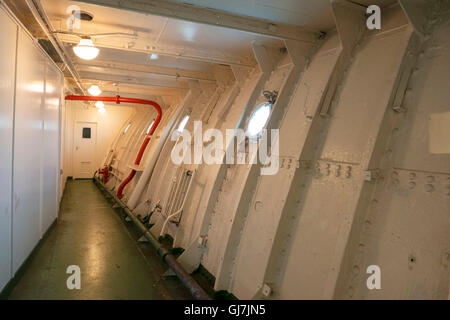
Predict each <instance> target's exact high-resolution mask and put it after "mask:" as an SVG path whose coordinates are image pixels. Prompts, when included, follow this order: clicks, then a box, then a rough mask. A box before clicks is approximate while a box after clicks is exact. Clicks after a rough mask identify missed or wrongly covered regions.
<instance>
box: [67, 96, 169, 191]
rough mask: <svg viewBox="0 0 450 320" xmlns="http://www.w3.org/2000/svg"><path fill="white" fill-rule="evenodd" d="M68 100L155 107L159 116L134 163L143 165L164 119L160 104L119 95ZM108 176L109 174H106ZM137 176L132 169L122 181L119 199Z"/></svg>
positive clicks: (75, 97)
mask: <svg viewBox="0 0 450 320" xmlns="http://www.w3.org/2000/svg"><path fill="white" fill-rule="evenodd" d="M66 100H82V101H109V102H115V103H117V104H119V103H121V102H124V103H137V104H149V105H151V106H153V107H154V108H155V109H156V112H157V113H158V115H157V116H156V119H155V122H154V123H153V125H152V127H151V129H150V131H149V132H148V134H147V135H146V136H145V139H144V141H143V142H142V145H141V148H140V149H139V152H138V155H137V157H136V160H135V161H134V164H135V165H139V164H140V163H141V159H142V156H143V154H144V151H145V148H147V145H148V143H149V142H150V138H151V136H152V134H153V132H155V130H156V127H157V126H158V124H159V122H160V121H161V117H162V111H161V107H160V106H159V104H157V103H156V102H154V101H151V100H143V99H133V98H122V97H121V96H119V95H117V96H115V97H92V96H74V95H69V96H66ZM106 174H108V173H106ZM135 174H136V170H134V169H132V170H131V172H130V174H129V175H128V177H126V178H125V180H123V181H122V183H121V184H120V186H119V189H117V197H118V198H119V199H122V197H123V193H122V192H123V189H124V188H125V186H126V185H127V184H128V182H130V181H131V180H132V179H133V177H134V175H135Z"/></svg>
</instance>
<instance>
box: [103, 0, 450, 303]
mask: <svg viewBox="0 0 450 320" xmlns="http://www.w3.org/2000/svg"><path fill="white" fill-rule="evenodd" d="M429 9H430V10H429V11H421V12H420V14H425V13H426V14H427V16H424V21H425V20H427V21H428V22H427V26H426V27H425V28H424V29H423V30H426V36H425V37H421V35H420V34H419V33H417V30H422V26H418V25H417V23H418V22H417V21H416V20H415V19H414V17H417V15H416V14H417V12H414V14H411V12H410V11H409V10H415V8H412V9H411V8H409V7H407V8H402V7H400V6H399V5H394V6H391V7H389V8H387V9H386V10H384V11H383V13H382V16H383V28H382V30H380V31H376V30H374V31H369V30H367V28H366V27H365V19H366V16H365V11H364V10H362V9H361V7H360V6H357V5H355V4H353V3H351V2H347V1H334V2H333V3H332V12H333V15H334V19H335V22H336V25H337V29H336V30H334V31H331V32H329V33H328V35H327V37H326V38H325V39H323V40H322V41H320V42H319V43H317V44H316V45H315V46H312V45H305V44H302V43H296V42H291V41H286V42H285V43H284V44H285V47H286V49H287V50H284V51H279V50H278V49H277V48H271V47H268V46H264V45H259V44H257V43H254V44H253V53H254V56H255V59H256V61H257V62H258V65H257V66H256V67H255V68H254V69H251V68H237V67H235V66H233V67H232V68H231V71H230V70H228V72H229V74H230V75H231V76H230V80H229V81H223V82H222V83H219V82H220V81H218V82H217V85H216V86H210V87H206V86H204V84H201V83H200V84H198V83H197V84H195V83H194V84H192V83H191V84H190V92H189V94H188V95H187V96H186V98H185V99H184V101H183V102H182V103H181V106H182V107H183V108H185V110H186V111H183V113H182V114H185V113H186V112H189V113H190V115H191V118H190V120H189V123H188V125H187V126H186V129H187V130H189V131H190V132H192V131H193V121H194V120H202V121H203V129H204V130H206V129H207V128H218V129H220V130H222V131H223V133H225V130H226V129H234V128H237V127H241V128H243V127H245V125H246V123H247V121H248V119H249V117H250V115H251V113H252V112H253V111H254V110H255V108H256V107H257V106H258V105H259V103H261V102H262V101H263V98H262V96H261V93H262V91H263V90H277V91H278V92H279V96H278V99H277V101H276V103H275V104H274V107H273V111H272V114H271V118H270V120H269V122H268V124H267V127H268V128H279V129H280V168H279V171H278V172H277V173H276V174H275V175H272V176H261V175H260V174H259V169H260V168H259V165H220V164H217V165H206V164H200V165H195V164H192V165H189V164H186V165H182V167H183V169H185V170H191V171H194V170H195V172H196V174H195V176H194V178H193V182H192V185H191V189H190V192H189V194H188V195H187V201H186V204H185V206H184V208H183V213H182V216H181V220H180V223H179V224H169V226H168V227H167V229H166V230H165V233H166V234H169V235H171V236H172V237H173V238H174V241H173V245H174V246H175V247H182V248H184V249H185V251H184V252H183V254H182V255H181V256H180V258H179V261H180V262H181V263H182V264H183V266H184V267H185V268H186V269H187V270H188V271H193V270H195V269H196V268H197V267H198V266H199V265H200V264H201V265H202V266H203V267H205V268H206V269H207V270H208V271H209V272H210V273H211V274H212V275H213V276H214V277H215V289H216V290H227V291H229V292H230V293H232V294H234V295H235V296H236V297H238V298H241V299H252V298H263V299H333V298H334V299H336V298H337V299H352V298H356V299H372V298H386V299H400V298H402V299H405V298H433V299H446V298H447V297H448V295H449V250H450V236H449V235H450V224H449V223H450V220H449V217H448V214H449V212H450V202H449V201H450V200H449V199H450V198H449V194H450V191H449V190H450V189H449V182H450V180H449V175H450V155H449V152H448V150H447V151H445V150H446V149H445V148H446V147H445V146H446V145H448V144H447V142H446V141H448V140H449V139H450V137H448V136H445V132H448V131H446V130H445V129H443V128H447V126H450V123H448V122H446V120H445V119H447V118H446V116H445V115H446V114H447V113H448V112H449V111H450V105H449V103H448V101H450V96H449V92H450V91H449V90H448V88H447V87H448V83H450V78H449V77H450V69H449V67H450V65H449V63H448V61H449V60H450V59H449V58H450V52H449V48H450V46H449V38H448V33H449V31H450V29H449V27H450V24H449V21H450V10H449V8H448V6H447V7H446V8H444V9H443V10H441V11H439V10H437V8H436V7H434V5H433V4H431V5H430V8H429ZM411 16H412V17H413V18H411ZM408 17H410V18H408ZM419 20H420V19H419ZM226 75H227V72H226V71H222V72H221V73H218V74H217V79H218V80H219V79H224V77H225V78H226ZM169 110H170V112H166V113H164V114H163V119H164V121H163V123H162V124H161V128H160V129H158V130H163V129H164V128H165V127H166V126H167V125H168V123H169V122H168V120H167V118H170V117H172V116H173V114H174V112H173V108H171V109H169ZM140 116H142V117H146V120H142V121H141V122H142V123H140V124H137V122H136V125H137V126H138V128H140V129H142V128H143V127H144V123H148V121H150V120H151V119H150V117H151V116H150V115H148V114H147V115H146V114H144V113H141V114H140ZM430 119H434V120H433V122H430V121H431V120H430ZM436 119H439V120H438V122H436ZM137 120H138V119H135V120H134V121H137ZM177 121H179V118H177ZM431 123H432V124H431ZM436 123H437V124H436ZM436 126H437V127H436ZM436 128H439V129H436ZM134 132H139V130H136V131H134ZM160 132H161V131H157V133H156V134H157V135H159V134H160ZM436 132H438V133H439V132H441V134H437V133H436ZM443 132H444V133H443ZM132 135H135V134H134V133H132V132H130V136H128V137H125V136H123V137H120V139H119V142H118V143H116V145H115V146H114V148H113V149H114V150H115V152H116V157H118V158H122V156H121V154H125V152H129V151H130V150H133V151H132V152H131V154H132V157H134V156H135V154H136V153H137V149H136V148H135V147H133V148H134V149H133V148H132V147H124V146H125V145H127V144H130V141H137V140H136V137H135V138H133V137H132ZM431 145H433V148H431V147H430V146H431ZM153 146H154V145H153ZM173 146H174V142H171V141H168V142H167V143H166V144H165V145H164V147H163V148H162V150H161V152H160V154H159V158H158V161H157V162H156V165H155V170H154V173H153V174H152V175H151V178H150V179H149V181H148V183H146V186H145V188H144V192H142V194H141V195H139V196H138V198H139V200H138V201H137V205H134V204H133V206H131V209H134V212H135V213H136V214H138V215H140V216H141V217H144V216H147V215H148V214H149V213H151V212H153V214H152V216H151V222H152V223H154V226H153V227H152V228H151V229H150V231H151V232H152V233H154V234H155V236H157V235H159V233H160V232H161V228H162V225H163V222H164V216H163V215H162V214H161V213H160V211H162V212H165V210H166V207H165V205H166V203H165V201H164V199H166V198H167V195H168V194H169V193H170V188H171V186H172V178H173V177H174V175H175V173H176V170H179V169H177V168H178V166H177V165H175V164H173V163H172V162H171V160H170V153H171V150H172V148H173ZM436 146H437V147H436ZM121 147H124V149H125V150H126V151H125V150H123V151H121V150H120V148H121ZM225 148H226V147H225ZM436 148H437V149H438V150H439V151H438V152H436V151H435V150H436ZM152 150H154V149H152ZM433 150H434V151H433ZM151 152H152V151H150V152H149V153H148V154H147V153H146V156H147V157H149V156H150V154H151ZM130 159H131V158H129V159H128V160H127V161H126V162H130ZM143 163H144V168H142V170H145V164H146V162H143ZM139 178H140V176H136V178H135V180H136V181H139ZM117 179H118V180H117V181H115V182H111V183H110V185H109V186H110V187H111V188H114V184H116V185H117V183H118V182H120V181H121V180H122V179H123V176H120V175H119V176H118V177H117ZM135 185H136V184H130V186H129V187H127V189H126V197H125V200H127V199H129V198H130V197H131V198H132V197H133V192H134V186H135ZM157 205H160V206H161V207H162V208H161V210H159V209H158V206H157ZM369 265H378V266H380V268H381V271H382V284H381V286H382V288H383V290H369V289H368V288H367V285H366V280H367V277H368V275H367V274H366V268H367V267H368V266H369Z"/></svg>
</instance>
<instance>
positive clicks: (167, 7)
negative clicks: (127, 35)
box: [77, 0, 321, 42]
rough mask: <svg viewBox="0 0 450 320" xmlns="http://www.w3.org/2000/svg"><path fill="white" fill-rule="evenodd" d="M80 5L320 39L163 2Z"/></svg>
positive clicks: (108, 0) (94, 0)
mask: <svg viewBox="0 0 450 320" xmlns="http://www.w3.org/2000/svg"><path fill="white" fill-rule="evenodd" d="M77 1H80V2H85V3H90V4H94V5H101V6H107V7H112V8H116V9H122V10H129V11H134V12H138V13H146V14H153V15H158V16H163V17H168V18H174V19H179V20H186V21H191V22H197V23H201V24H207V25H212V26H219V27H225V28H229V29H235V30H240V31H245V32H250V33H255V34H261V35H265V36H270V37H274V38H279V39H290V40H297V41H304V42H315V41H316V40H317V39H318V38H319V37H320V35H321V32H319V31H316V30H310V29H306V28H303V27H299V26H295V25H288V24H282V23H274V22H271V21H267V20H263V19H257V18H253V17H247V16H242V15H237V14H232V13H229V12H226V11H221V10H216V9H210V8H205V7H199V6H194V5H190V4H184V3H175V2H170V1H163V0H127V1H121V0H77Z"/></svg>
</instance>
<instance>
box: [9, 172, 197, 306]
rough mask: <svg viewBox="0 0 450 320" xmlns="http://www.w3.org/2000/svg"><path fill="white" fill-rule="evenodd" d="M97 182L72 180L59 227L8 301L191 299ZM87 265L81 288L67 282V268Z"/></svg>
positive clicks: (62, 204) (41, 248)
mask: <svg viewBox="0 0 450 320" xmlns="http://www.w3.org/2000/svg"><path fill="white" fill-rule="evenodd" d="M138 237H139V234H137V233H136V232H134V233H133V230H131V229H130V227H129V226H126V225H125V223H124V222H123V221H121V218H120V216H119V215H118V213H117V212H116V211H115V210H114V209H112V207H111V204H110V203H109V202H108V201H107V200H106V199H105V198H104V196H103V194H102V193H101V192H100V191H99V189H98V188H97V187H96V186H95V185H94V183H93V182H92V181H91V180H75V181H72V180H69V181H68V182H67V184H66V189H65V191H64V196H63V199H62V202H61V209H60V214H59V218H58V221H57V223H56V225H54V226H53V228H52V229H51V230H50V231H49V234H48V236H47V237H45V239H44V240H43V241H42V243H41V245H40V246H39V247H38V248H37V249H36V251H35V254H33V256H32V258H31V259H30V262H29V264H28V265H27V266H26V267H25V271H24V272H23V274H22V275H21V276H20V278H19V279H18V280H17V284H16V285H15V286H14V287H13V288H12V289H11V291H10V292H9V294H8V296H7V298H8V299H190V298H191V297H190V295H189V293H188V291H187V290H186V289H185V288H184V287H182V285H181V283H180V282H179V281H178V279H176V278H175V277H163V276H162V274H163V273H164V271H165V270H166V269H167V267H166V266H165V264H164V263H163V262H162V261H161V259H160V258H159V257H158V256H157V254H156V253H155V252H154V250H153V248H149V245H148V244H145V243H139V242H137V241H136V239H137V238H138ZM70 265H77V266H79V267H80V269H81V289H80V290H76V289H75V290H69V289H68V288H67V286H66V281H67V278H68V277H69V276H70V275H69V274H67V273H66V268H67V267H68V266H70Z"/></svg>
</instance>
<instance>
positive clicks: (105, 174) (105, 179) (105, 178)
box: [98, 164, 109, 184]
mask: <svg viewBox="0 0 450 320" xmlns="http://www.w3.org/2000/svg"><path fill="white" fill-rule="evenodd" d="M98 173H99V174H103V184H107V183H108V177H109V168H108V165H106V164H105V166H104V167H103V169H99V170H98Z"/></svg>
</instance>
